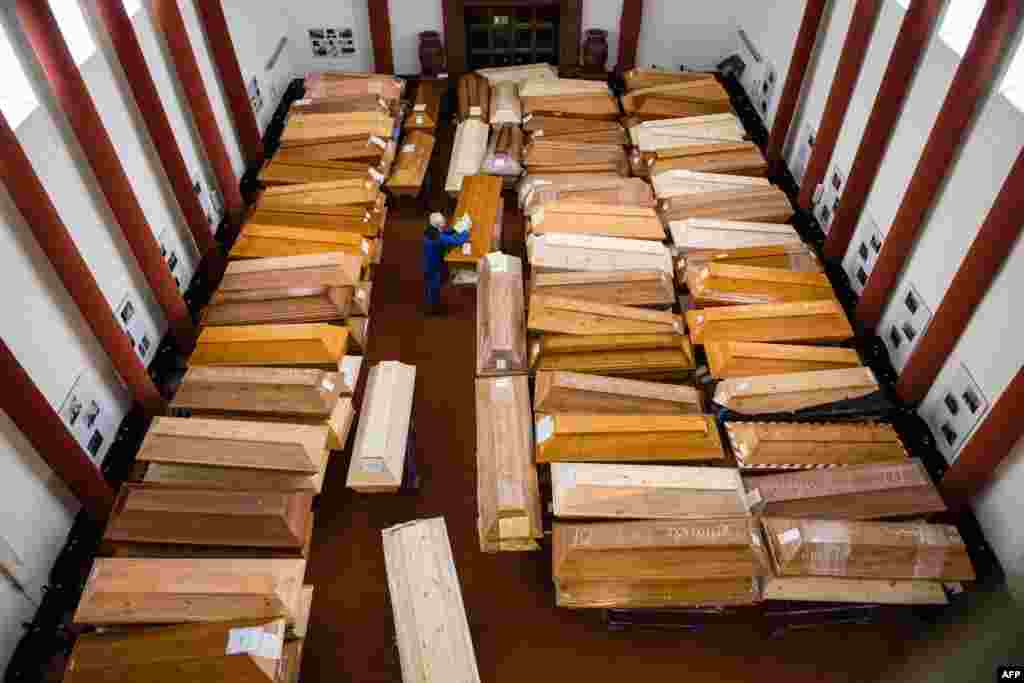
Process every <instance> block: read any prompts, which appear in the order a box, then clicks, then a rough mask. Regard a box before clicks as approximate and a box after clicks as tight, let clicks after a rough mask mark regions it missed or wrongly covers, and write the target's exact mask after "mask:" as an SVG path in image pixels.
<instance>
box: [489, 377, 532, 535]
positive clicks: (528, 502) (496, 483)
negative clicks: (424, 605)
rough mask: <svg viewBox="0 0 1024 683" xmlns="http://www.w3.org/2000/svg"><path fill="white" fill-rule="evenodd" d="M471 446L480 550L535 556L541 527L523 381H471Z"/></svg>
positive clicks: (527, 395)
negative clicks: (473, 428)
mask: <svg viewBox="0 0 1024 683" xmlns="http://www.w3.org/2000/svg"><path fill="white" fill-rule="evenodd" d="M476 443H477V445H476V459H477V528H478V530H479V534H480V549H481V550H483V551H484V552H499V551H527V550H539V549H540V546H539V545H538V543H537V539H540V538H541V537H542V536H543V527H542V524H541V507H540V492H539V488H538V483H537V469H536V467H535V466H534V464H533V432H532V416H531V412H530V387H529V381H528V380H527V378H526V376H525V375H519V376H517V377H495V378H478V379H477V380H476Z"/></svg>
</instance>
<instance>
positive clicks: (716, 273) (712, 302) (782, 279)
mask: <svg viewBox="0 0 1024 683" xmlns="http://www.w3.org/2000/svg"><path fill="white" fill-rule="evenodd" d="M686 285H687V288H688V289H689V290H690V297H691V298H692V300H693V302H694V305H696V306H698V307H700V308H705V307H708V306H733V305H736V304H781V303H788V302H792V301H822V300H830V299H834V298H835V292H833V291H832V284H831V283H830V282H829V279H828V276H827V275H825V274H824V273H814V272H800V271H794V270H785V269H782V268H761V267H758V266H737V265H732V264H726V263H710V264H708V265H706V266H704V267H703V268H693V269H691V268H687V271H686Z"/></svg>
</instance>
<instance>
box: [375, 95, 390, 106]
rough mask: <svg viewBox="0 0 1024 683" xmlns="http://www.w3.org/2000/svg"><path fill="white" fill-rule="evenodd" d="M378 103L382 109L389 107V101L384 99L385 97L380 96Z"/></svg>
mask: <svg viewBox="0 0 1024 683" xmlns="http://www.w3.org/2000/svg"><path fill="white" fill-rule="evenodd" d="M377 105H378V106H380V108H381V109H387V108H388V103H387V102H385V101H384V98H383V97H378V98H377Z"/></svg>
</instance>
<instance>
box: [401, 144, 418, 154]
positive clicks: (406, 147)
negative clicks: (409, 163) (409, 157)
mask: <svg viewBox="0 0 1024 683" xmlns="http://www.w3.org/2000/svg"><path fill="white" fill-rule="evenodd" d="M415 151H416V145H413V144H408V145H402V152H404V153H405V154H412V153H413V152H415Z"/></svg>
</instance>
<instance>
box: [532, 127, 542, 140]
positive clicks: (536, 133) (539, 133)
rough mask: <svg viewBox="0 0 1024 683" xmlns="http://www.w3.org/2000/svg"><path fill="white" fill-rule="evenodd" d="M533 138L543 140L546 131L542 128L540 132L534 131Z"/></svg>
mask: <svg viewBox="0 0 1024 683" xmlns="http://www.w3.org/2000/svg"><path fill="white" fill-rule="evenodd" d="M533 137H535V138H542V137H544V129H543V128H541V129H540V130H535V131H533Z"/></svg>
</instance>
